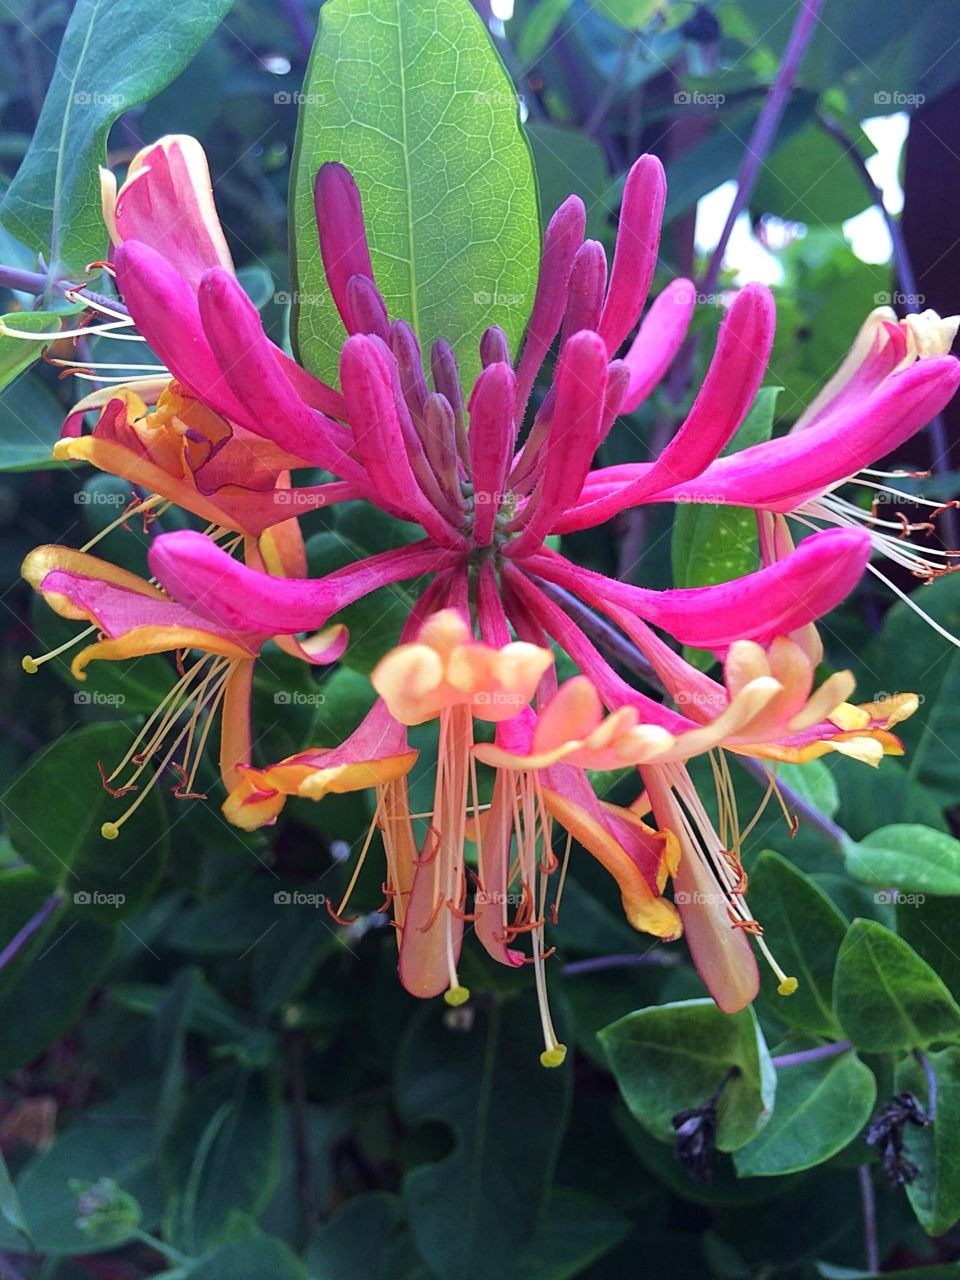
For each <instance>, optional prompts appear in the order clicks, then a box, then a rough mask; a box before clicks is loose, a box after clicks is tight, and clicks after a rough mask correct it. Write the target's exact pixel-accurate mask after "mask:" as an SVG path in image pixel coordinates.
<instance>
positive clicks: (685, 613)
mask: <svg viewBox="0 0 960 1280" xmlns="http://www.w3.org/2000/svg"><path fill="white" fill-rule="evenodd" d="M869 557H870V535H869V534H868V533H867V532H866V531H865V530H863V529H829V530H825V531H824V532H823V533H815V534H812V535H811V536H810V537H809V538H804V540H803V542H801V543H800V545H799V546H798V547H797V549H796V551H794V552H792V553H791V554H790V555H788V556H787V557H786V558H785V559H783V560H780V561H778V562H777V563H776V564H773V565H770V566H769V567H768V568H766V569H760V570H758V571H757V572H756V573H750V574H747V575H746V576H745V577H743V578H735V579H734V580H733V581H732V582H723V583H720V584H719V585H717V586H712V587H691V588H687V589H681V590H675V591H650V590H647V589H645V588H643V587H632V586H630V585H629V584H627V583H625V582H615V581H614V580H613V579H612V578H605V577H604V576H603V575H602V574H599V573H593V572H591V571H590V570H588V569H581V568H578V567H576V566H574V565H572V564H570V562H569V561H568V560H565V559H564V558H563V557H562V556H559V555H556V554H554V553H552V552H541V553H540V554H538V555H533V556H530V557H529V558H528V559H527V561H526V563H525V565H524V567H525V568H526V569H527V570H528V571H529V572H531V573H537V574H539V575H541V576H542V577H544V578H546V579H547V580H548V581H550V582H556V583H557V584H559V585H560V586H562V587H566V588H567V589H568V590H571V591H574V592H576V594H577V595H578V596H580V598H581V599H583V600H586V601H587V603H588V604H596V605H599V604H601V603H602V602H606V601H609V602H610V603H612V604H616V605H619V606H621V607H622V608H624V609H629V610H631V611H632V612H634V613H636V614H637V615H638V616H639V617H641V618H644V619H646V621H648V622H653V623H655V624H656V625H657V626H659V627H663V629H664V630H665V631H669V632H670V634H671V635H673V636H675V637H676V638H677V639H678V640H680V641H682V642H683V643H684V644H691V645H696V646H697V647H698V648H700V649H716V650H719V651H721V652H722V651H724V650H725V649H726V648H727V646H728V645H730V644H732V643H733V641H734V640H741V639H742V640H758V641H759V642H761V643H765V642H768V641H770V640H772V639H773V637H774V636H777V635H786V634H789V633H790V632H791V631H795V630H797V629H798V628H799V627H804V626H806V625H807V623H809V622H815V621H816V620H817V618H819V617H822V615H823V614H825V613H828V612H829V611H830V610H831V609H832V608H834V606H835V605H837V604H839V603H840V601H841V600H842V599H843V598H844V597H845V596H847V595H848V594H849V593H850V592H851V591H852V590H853V588H854V587H855V586H856V585H857V582H858V581H859V580H860V577H861V575H862V574H863V571H864V569H865V568H866V565H867V561H868V559H869Z"/></svg>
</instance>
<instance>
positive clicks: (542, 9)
mask: <svg viewBox="0 0 960 1280" xmlns="http://www.w3.org/2000/svg"><path fill="white" fill-rule="evenodd" d="M572 3H573V0H540V3H539V4H537V5H536V6H535V7H534V8H532V9H531V10H530V12H529V14H528V16H527V19H526V21H525V22H524V24H523V27H522V29H521V31H520V34H519V36H518V37H517V40H516V53H517V57H518V58H519V59H520V61H521V62H522V63H523V65H524V66H525V67H529V66H530V64H531V63H532V62H536V60H537V58H539V57H540V55H541V54H542V53H543V51H544V49H545V48H546V46H547V44H548V43H549V41H550V37H551V36H552V35H553V33H554V31H556V29H557V27H558V26H559V25H560V23H561V22H562V21H563V18H564V15H565V14H566V12H567V10H568V9H569V8H570V5H571V4H572Z"/></svg>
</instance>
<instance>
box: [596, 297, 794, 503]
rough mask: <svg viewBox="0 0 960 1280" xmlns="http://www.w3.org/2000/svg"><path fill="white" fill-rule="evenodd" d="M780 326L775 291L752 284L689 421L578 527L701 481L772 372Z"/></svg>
mask: <svg viewBox="0 0 960 1280" xmlns="http://www.w3.org/2000/svg"><path fill="white" fill-rule="evenodd" d="M775 322H776V309H775V307H774V302H773V296H772V295H771V293H770V290H769V289H767V288H765V287H764V286H763V285H759V284H748V285H747V286H746V287H745V288H744V289H742V290H741V291H740V293H739V294H738V295H737V297H736V298H735V300H734V302H733V304H732V305H731V307H730V310H729V311H728V312H727V314H726V315H725V316H724V318H723V322H722V323H721V325H720V333H719V335H718V337H717V347H716V350H715V351H714V354H713V359H712V360H711V361H710V368H709V369H708V370H707V376H706V378H705V379H704V383H703V386H702V387H701V389H700V393H699V395H698V396H697V398H696V400H695V401H694V403H693V407H692V409H691V410H690V412H689V413H688V414H687V418H686V421H685V422H684V423H683V425H682V426H681V427H680V429H679V431H677V433H676V435H675V436H674V437H673V439H672V440H671V441H670V443H669V444H668V445H667V447H666V448H665V449H664V450H663V452H662V453H661V454H660V457H659V458H657V459H656V461H655V462H654V463H653V465H652V466H651V467H650V469H649V471H646V472H644V473H643V474H642V475H640V476H638V477H637V478H636V479H634V480H632V481H629V482H628V483H627V484H625V485H624V486H623V487H622V488H620V489H619V490H617V491H614V492H612V493H608V494H607V495H606V496H604V497H601V498H596V499H594V500H593V501H592V502H590V503H589V504H587V505H586V506H581V507H580V509H579V510H578V512H577V527H578V528H585V527H586V525H587V521H589V522H590V523H592V524H598V523H600V522H601V521H603V520H608V519H609V518H610V516H612V515H615V514H616V512H618V511H622V510H623V509H624V508H625V507H629V506H634V505H636V504H637V503H640V502H644V501H648V500H649V499H650V498H651V496H652V495H653V494H655V493H657V492H658V490H661V489H666V488H668V487H670V486H671V485H673V486H675V485H678V484H681V483H683V482H685V481H688V480H692V479H693V478H694V477H696V476H699V475H700V473H701V472H702V471H703V470H704V468H705V467H707V466H708V465H709V463H711V462H712V461H713V459H714V458H715V457H716V456H717V454H718V453H719V452H720V450H721V449H722V448H723V447H724V445H726V444H728V443H729V441H730V439H731V437H732V436H733V434H734V432H735V431H736V430H737V428H738V427H739V426H740V424H741V422H743V420H744V418H745V417H746V416H747V413H748V411H749V409H750V406H751V405H752V404H753V401H754V398H755V396H756V394H757V391H758V390H759V388H760V383H761V382H762V381H763V375H764V372H765V370H766V367H767V360H768V358H769V355H770V348H771V347H772V345H773V333H774V326H775Z"/></svg>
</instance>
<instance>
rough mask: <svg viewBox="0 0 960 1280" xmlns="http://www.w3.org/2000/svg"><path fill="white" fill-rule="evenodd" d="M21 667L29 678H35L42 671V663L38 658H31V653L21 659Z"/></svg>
mask: <svg viewBox="0 0 960 1280" xmlns="http://www.w3.org/2000/svg"><path fill="white" fill-rule="evenodd" d="M20 665H21V667H23V669H24V671H25V672H26V673H27V675H28V676H35V675H36V674H37V672H38V671H39V670H40V663H39V662H38V661H37V660H36V658H31V657H30V655H29V653H25V654H24V655H23V657H22V658H21V659H20Z"/></svg>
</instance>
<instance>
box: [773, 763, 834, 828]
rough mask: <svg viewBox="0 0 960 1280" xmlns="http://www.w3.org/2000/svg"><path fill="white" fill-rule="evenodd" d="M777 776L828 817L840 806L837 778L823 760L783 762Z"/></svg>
mask: <svg viewBox="0 0 960 1280" xmlns="http://www.w3.org/2000/svg"><path fill="white" fill-rule="evenodd" d="M777 777H778V779H779V780H780V781H781V782H786V783H787V784H788V786H790V787H792V788H793V790H794V791H796V792H797V794H798V795H800V796H802V797H803V799H804V800H806V801H807V803H808V804H811V805H813V807H814V808H815V809H819V810H820V812H821V813H823V814H826V816H827V817H828V818H832V817H834V816H835V814H836V812H837V810H838V809H839V808H840V792H839V790H838V788H837V780H836V778H835V777H834V776H833V772H832V771H831V769H830V766H829V765H828V764H825V763H824V762H823V760H808V761H807V762H806V763H805V764H781V765H779V766H778V768H777Z"/></svg>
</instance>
